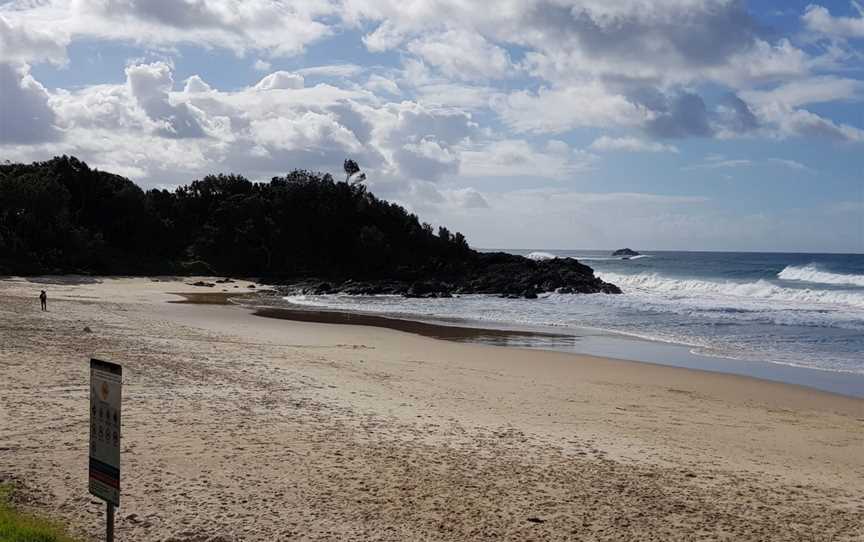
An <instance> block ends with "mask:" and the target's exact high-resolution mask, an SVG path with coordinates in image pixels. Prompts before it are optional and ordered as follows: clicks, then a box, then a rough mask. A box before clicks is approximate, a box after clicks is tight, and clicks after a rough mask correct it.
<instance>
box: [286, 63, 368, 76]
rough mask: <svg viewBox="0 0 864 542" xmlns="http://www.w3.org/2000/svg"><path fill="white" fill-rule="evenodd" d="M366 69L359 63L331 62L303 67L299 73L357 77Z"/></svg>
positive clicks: (304, 74)
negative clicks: (324, 64)
mask: <svg viewBox="0 0 864 542" xmlns="http://www.w3.org/2000/svg"><path fill="white" fill-rule="evenodd" d="M364 71H365V68H363V67H362V66H358V65H357V64H329V65H326V66H311V67H309V68H303V69H300V70H297V73H298V74H300V75H303V76H306V77H355V76H357V75H360V74H361V73H363V72H364Z"/></svg>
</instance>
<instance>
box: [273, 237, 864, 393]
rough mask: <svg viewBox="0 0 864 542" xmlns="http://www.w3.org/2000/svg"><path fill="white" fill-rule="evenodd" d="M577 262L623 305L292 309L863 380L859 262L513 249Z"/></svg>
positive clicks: (576, 298)
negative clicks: (639, 344)
mask: <svg viewBox="0 0 864 542" xmlns="http://www.w3.org/2000/svg"><path fill="white" fill-rule="evenodd" d="M509 252H513V253H517V254H522V255H525V256H528V257H530V258H534V259H546V258H553V257H560V258H576V259H577V260H579V261H581V262H583V263H585V264H587V265H589V266H591V267H592V268H594V270H595V272H596V274H597V275H599V276H600V277H601V278H603V279H604V280H606V281H608V282H612V283H614V284H617V285H618V286H619V287H620V288H621V289H622V290H623V292H624V293H623V294H622V295H606V294H590V295H580V294H575V295H565V294H555V293H545V294H542V295H541V296H540V298H539V299H535V300H528V299H502V298H499V297H496V296H485V295H465V296H459V297H456V298H453V299H405V298H402V297H398V296H340V295H333V296H294V297H291V298H287V299H288V301H290V302H291V303H293V304H299V305H306V306H313V307H323V308H329V309H338V310H351V311H364V312H371V313H383V314H390V315H393V316H397V317H407V318H422V319H433V320H435V319H440V320H447V321H452V320H458V321H459V322H462V323H468V324H472V323H473V324H477V325H489V324H493V325H514V326H529V327H531V328H532V329H537V328H539V329H548V330H554V331H556V332H558V333H561V332H573V333H579V332H586V331H588V332H595V333H607V334H613V335H615V336H618V337H631V338H635V339H641V340H648V341H653V342H659V343H665V344H670V345H682V346H684V347H686V348H687V349H688V350H689V352H690V353H692V354H694V355H697V356H704V357H706V358H712V357H713V358H725V359H734V360H740V361H743V362H747V361H751V362H760V363H764V362H769V363H774V364H782V365H790V366H797V367H806V368H811V369H819V370H823V371H834V372H840V373H854V374H856V377H857V378H860V376H861V375H864V255H860V254H859V255H837V254H778V253H718V252H645V253H643V254H642V255H641V256H637V257H633V258H629V259H624V258H621V257H613V256H611V255H610V251H580V250H575V251H568V250H519V251H509Z"/></svg>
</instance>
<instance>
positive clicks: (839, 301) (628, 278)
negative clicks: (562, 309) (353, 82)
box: [598, 273, 864, 308]
mask: <svg viewBox="0 0 864 542" xmlns="http://www.w3.org/2000/svg"><path fill="white" fill-rule="evenodd" d="M598 275H599V276H600V277H601V278H602V279H603V280H605V281H607V282H611V283H613V284H616V285H618V286H619V287H620V288H621V289H622V290H624V293H628V290H638V291H643V292H646V291H647V292H654V293H662V294H665V295H671V296H676V295H677V296H687V297H691V296H712V297H714V296H717V297H726V296H732V297H737V298H746V299H763V300H771V301H777V302H783V303H808V304H820V305H823V304H824V305H848V306H851V307H856V308H864V292H854V291H841V290H829V289H820V288H785V287H783V286H778V285H776V284H773V283H772V282H769V281H767V280H757V281H754V282H732V281H723V282H720V281H709V280H699V279H686V278H672V277H666V276H663V275H659V274H657V273H639V274H635V275H626V274H620V273H598ZM850 276H854V275H850ZM862 285H864V284H862Z"/></svg>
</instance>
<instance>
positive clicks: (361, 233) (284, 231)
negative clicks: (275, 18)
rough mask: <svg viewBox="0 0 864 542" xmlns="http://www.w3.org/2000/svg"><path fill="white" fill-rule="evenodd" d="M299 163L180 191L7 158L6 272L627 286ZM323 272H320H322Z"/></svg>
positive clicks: (422, 285) (563, 288)
mask: <svg viewBox="0 0 864 542" xmlns="http://www.w3.org/2000/svg"><path fill="white" fill-rule="evenodd" d="M344 170H345V180H344V181H338V182H337V181H335V180H334V179H333V178H332V177H331V176H330V175H329V174H325V175H322V174H318V173H312V172H309V171H300V170H298V171H293V172H291V173H289V174H288V175H286V176H284V177H274V178H273V179H272V180H270V181H269V182H263V183H258V182H251V181H249V180H247V179H245V178H243V177H241V176H239V175H222V174H219V175H208V176H207V177H204V178H203V179H201V180H196V181H193V182H192V183H190V184H188V185H185V186H181V187H179V188H177V189H175V190H173V191H168V190H156V189H153V190H149V191H146V192H145V191H143V190H141V189H140V188H139V187H138V186H136V185H135V184H134V183H132V182H131V181H129V180H128V179H124V178H123V177H120V176H118V175H114V174H111V173H106V172H102V171H97V170H94V169H90V168H89V167H88V166H87V164H85V163H83V162H81V161H80V160H77V159H75V158H71V157H67V156H63V157H60V158H54V159H53V160H49V161H47V162H37V163H34V164H10V163H7V164H3V165H0V274H4V273H5V274H21V275H32V274H61V273H92V274H99V275H110V274H123V275H141V274H184V273H185V274H202V275H211V274H221V275H241V276H242V275H245V276H257V277H261V278H263V279H265V280H269V281H271V282H290V283H293V284H295V285H296V284H298V283H301V282H304V281H305V283H304V285H303V286H302V288H303V289H304V291H309V292H311V293H333V292H345V293H355V294H372V293H391V294H395V293H401V294H405V295H410V296H422V297H441V296H444V297H446V296H449V295H450V294H451V292H452V293H498V294H505V295H508V296H524V297H536V296H537V292H540V291H552V290H556V291H559V292H565V293H596V292H606V293H620V290H619V289H618V288H617V287H616V286H614V285H611V284H607V283H605V282H603V281H602V280H600V279H599V278H597V277H595V276H594V272H593V270H592V269H591V268H590V267H588V266H585V265H582V264H581V263H579V262H577V261H575V260H572V259H560V260H559V259H553V260H547V261H543V262H535V261H533V260H529V259H527V258H524V257H522V256H515V255H512V254H505V253H479V252H476V251H474V250H472V249H471V248H469V247H468V243H467V241H466V240H465V237H464V236H463V235H462V234H461V233H456V234H453V233H451V232H450V231H449V230H447V228H445V227H443V226H442V227H440V228H438V230H437V232H436V231H433V228H432V226H430V225H429V224H426V223H421V222H420V221H419V220H418V219H417V216H415V215H413V214H410V213H408V212H407V211H406V210H405V209H403V208H402V207H400V206H399V205H396V204H394V203H389V202H386V201H383V200H380V199H378V198H376V197H375V196H374V195H372V194H371V193H369V192H367V191H366V187H365V186H364V185H363V184H362V181H363V180H364V179H365V174H364V173H362V172H360V168H359V167H358V165H357V163H356V162H354V161H352V160H346V161H345V163H344ZM316 281H317V282H316Z"/></svg>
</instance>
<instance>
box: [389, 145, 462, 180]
mask: <svg viewBox="0 0 864 542" xmlns="http://www.w3.org/2000/svg"><path fill="white" fill-rule="evenodd" d="M393 157H394V159H395V161H396V163H397V164H398V166H399V172H400V173H401V174H402V175H404V176H406V177H408V178H412V179H423V180H429V181H436V180H438V179H440V178H441V177H443V176H444V175H447V174H454V173H456V172H457V171H458V170H459V157H458V154H457V153H456V152H455V151H453V150H452V149H451V148H450V147H449V146H448V145H446V144H442V143H440V142H438V141H436V140H434V139H431V138H423V139H421V140H420V141H418V142H416V143H407V144H405V145H403V146H402V147H401V148H399V149H397V150H396V152H395V153H394V155H393Z"/></svg>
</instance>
